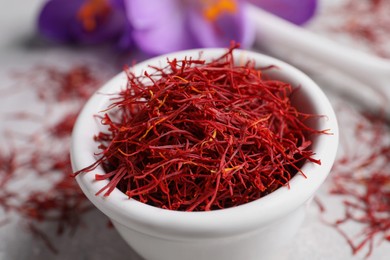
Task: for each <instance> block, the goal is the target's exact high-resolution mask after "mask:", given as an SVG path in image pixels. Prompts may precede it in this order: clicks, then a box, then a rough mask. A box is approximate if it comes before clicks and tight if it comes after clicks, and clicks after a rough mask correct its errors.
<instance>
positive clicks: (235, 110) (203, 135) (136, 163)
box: [75, 47, 326, 211]
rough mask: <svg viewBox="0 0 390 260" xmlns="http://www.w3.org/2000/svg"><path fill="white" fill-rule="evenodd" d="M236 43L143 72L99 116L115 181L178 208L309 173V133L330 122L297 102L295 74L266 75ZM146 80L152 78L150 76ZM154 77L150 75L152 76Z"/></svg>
mask: <svg viewBox="0 0 390 260" xmlns="http://www.w3.org/2000/svg"><path fill="white" fill-rule="evenodd" d="M233 50H234V47H233V48H231V49H229V50H228V51H227V52H226V53H225V54H224V55H222V56H221V57H219V58H217V59H215V60H214V61H211V62H206V61H204V60H202V59H193V58H186V59H183V60H177V59H172V60H168V61H167V65H166V67H164V68H156V67H155V68H152V69H154V72H153V73H145V74H144V75H142V76H136V75H134V74H133V73H132V72H131V69H128V70H126V73H127V77H128V83H127V87H126V88H125V89H124V90H122V91H121V92H120V93H119V94H118V96H117V97H115V98H113V99H112V104H111V105H110V106H109V108H108V109H109V110H108V111H107V112H106V113H105V114H104V115H103V116H102V117H101V123H102V125H104V126H106V127H107V128H108V130H107V131H102V132H100V133H98V134H97V135H96V136H95V140H96V141H97V142H98V144H99V148H100V149H101V151H100V159H98V160H97V161H96V162H95V163H94V164H92V165H90V166H89V167H86V168H85V169H82V170H81V171H79V172H76V173H75V174H76V175H77V174H80V173H85V172H89V171H91V170H93V169H95V168H96V167H97V166H99V165H100V166H102V167H103V169H104V171H105V172H104V173H103V172H102V173H101V174H96V180H109V183H108V184H107V185H106V186H105V187H104V188H102V189H101V190H100V191H99V192H98V193H97V194H100V193H103V194H104V195H105V196H109V194H110V193H111V192H112V191H113V190H114V189H115V188H118V189H119V190H121V191H122V192H123V193H125V194H126V195H127V196H128V197H129V198H134V199H136V200H138V201H141V202H143V203H146V204H149V205H153V206H156V207H160V208H164V209H170V210H180V211H208V210H215V209H223V208H229V207H233V206H237V205H241V204H244V203H247V202H251V201H254V200H256V199H259V198H261V197H263V196H265V195H267V194H269V193H271V192H273V191H275V190H276V189H278V188H279V187H281V186H284V185H288V183H289V180H290V179H291V178H292V177H293V176H294V175H295V174H297V173H301V174H304V173H302V172H301V170H300V166H301V165H302V164H303V163H304V162H305V161H311V162H313V163H317V164H320V160H317V159H314V158H313V151H312V150H311V149H310V145H311V143H312V142H311V141H310V137H311V136H312V135H313V134H323V133H325V132H326V131H325V130H324V131H319V130H316V129H312V128H310V127H308V126H307V125H306V124H305V121H306V120H308V119H309V118H311V119H313V118H320V116H318V115H311V114H303V113H301V112H299V111H297V109H296V108H295V107H294V106H292V104H291V96H293V95H294V93H295V91H299V90H298V89H294V88H293V87H292V86H291V85H290V84H289V83H286V82H281V81H278V80H272V79H266V77H265V76H264V75H263V71H265V70H272V69H275V68H273V67H268V68H265V69H264V70H263V71H262V70H260V69H257V68H256V67H255V64H254V62H251V61H248V62H247V63H245V64H243V65H235V64H234V57H233ZM145 79H146V80H145ZM145 81H148V82H149V83H145Z"/></svg>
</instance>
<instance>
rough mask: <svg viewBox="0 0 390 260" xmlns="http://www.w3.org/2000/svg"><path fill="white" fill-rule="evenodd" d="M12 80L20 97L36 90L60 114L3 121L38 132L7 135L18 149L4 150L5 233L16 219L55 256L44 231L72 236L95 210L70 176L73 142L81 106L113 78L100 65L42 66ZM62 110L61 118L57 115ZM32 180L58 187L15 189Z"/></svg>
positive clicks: (0, 173)
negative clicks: (48, 225)
mask: <svg viewBox="0 0 390 260" xmlns="http://www.w3.org/2000/svg"><path fill="white" fill-rule="evenodd" d="M11 76H13V79H14V80H15V82H16V84H14V85H17V86H19V89H18V90H19V91H31V90H33V91H34V92H35V93H36V94H37V98H38V99H39V103H40V104H42V105H44V106H45V107H46V111H50V112H51V111H53V112H54V113H45V114H44V115H41V114H38V113H35V112H34V110H32V111H25V110H22V111H20V112H17V113H10V114H4V115H2V119H3V120H12V121H13V122H15V121H16V122H17V121H20V122H22V123H28V122H34V123H36V125H35V126H37V127H36V131H34V132H28V133H19V132H18V130H16V129H14V128H10V129H4V132H5V133H6V137H7V142H8V143H11V144H12V145H5V146H3V148H0V207H1V210H2V211H4V213H5V219H4V221H3V220H1V223H0V227H1V226H2V225H6V224H7V223H9V222H12V221H11V220H13V219H12V218H10V217H9V216H13V215H12V214H15V213H16V214H17V215H18V216H20V217H21V220H22V222H23V223H26V225H27V230H29V231H30V232H31V233H32V234H33V235H34V236H35V237H36V238H38V239H40V240H42V242H43V243H44V244H45V245H46V246H47V248H48V249H49V250H50V251H52V252H53V253H58V249H57V248H56V246H55V244H54V243H53V242H51V241H52V237H51V236H49V235H48V234H46V233H45V232H44V231H43V230H41V229H40V225H41V224H42V223H51V224H54V225H55V226H54V227H56V231H57V235H62V234H64V233H69V235H72V234H74V233H75V232H76V231H77V229H78V227H79V226H80V225H81V224H83V222H82V216H83V215H84V214H85V213H86V212H88V211H90V210H91V209H93V207H92V205H91V204H90V203H89V201H88V200H87V199H86V198H85V196H84V194H83V193H82V191H81V190H80V189H79V186H78V185H77V183H76V182H75V180H74V178H72V177H71V176H70V175H71V173H72V170H71V166H70V165H71V164H70V157H69V152H68V150H69V139H70V134H71V131H72V128H73V124H74V122H75V119H76V117H77V114H78V111H79V110H80V108H81V105H82V104H83V102H85V100H86V99H87V98H88V97H89V96H90V94H91V93H92V92H93V91H95V90H96V88H97V87H98V86H100V84H101V83H102V81H106V80H107V78H109V77H111V75H107V71H106V70H104V69H103V70H102V69H101V68H100V66H97V65H96V64H82V65H79V64H76V65H73V66H70V67H69V69H62V68H58V67H56V66H49V65H40V66H35V67H34V68H32V69H31V70H28V71H24V72H18V73H13V74H12V75H11ZM7 91H8V89H7ZM12 93H14V92H12ZM54 104H55V105H54ZM58 107H60V108H61V110H60V111H61V113H56V112H58V111H57V110H58ZM52 119H54V120H52ZM52 121H53V122H52ZM3 136H4V135H3ZM64 151H65V152H64ZM30 176H33V177H34V178H37V182H38V183H39V182H40V181H47V182H49V183H50V184H51V185H52V187H48V188H47V189H39V190H37V189H34V188H35V185H36V183H35V182H34V183H33V185H28V187H26V189H24V190H23V192H20V191H19V190H14V189H13V186H15V185H14V184H19V182H22V181H24V179H25V178H26V177H30ZM53 177H54V178H53ZM30 189H31V190H30Z"/></svg>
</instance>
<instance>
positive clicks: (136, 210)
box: [70, 48, 338, 239]
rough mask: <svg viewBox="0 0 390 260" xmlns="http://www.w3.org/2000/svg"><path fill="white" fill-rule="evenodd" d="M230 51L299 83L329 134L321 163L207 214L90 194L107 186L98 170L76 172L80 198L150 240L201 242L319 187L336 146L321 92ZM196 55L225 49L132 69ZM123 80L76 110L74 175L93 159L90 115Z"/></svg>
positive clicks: (215, 52) (261, 220) (267, 215)
mask: <svg viewBox="0 0 390 260" xmlns="http://www.w3.org/2000/svg"><path fill="white" fill-rule="evenodd" d="M233 52H234V57H235V59H237V57H239V58H240V59H241V58H243V59H245V60H247V59H252V60H254V61H255V62H256V65H260V66H267V65H275V66H276V67H277V68H280V70H278V71H277V72H276V73H278V74H279V73H280V74H281V75H283V76H287V77H288V78H290V79H291V80H294V81H295V80H296V81H297V82H299V85H300V88H301V90H300V91H304V92H305V93H307V94H308V96H309V98H310V99H311V100H312V102H311V104H313V105H314V106H315V109H316V112H315V113H318V114H322V115H325V117H324V120H322V125H321V129H330V132H331V133H332V134H331V135H320V136H319V137H318V138H317V139H316V140H317V141H316V146H315V147H314V148H313V150H314V152H315V153H316V155H315V156H314V157H315V158H319V159H321V165H318V164H314V163H309V162H307V163H305V164H304V165H303V167H302V170H303V172H304V173H305V175H306V176H307V178H305V177H303V176H302V175H301V174H297V175H296V176H294V177H293V178H292V179H291V180H290V182H289V187H286V186H284V187H281V188H279V189H277V190H276V191H274V192H272V193H270V194H269V195H267V196H264V197H262V198H260V199H258V200H255V201H252V202H249V203H246V204H242V205H240V206H237V207H232V208H227V209H221V210H212V211H207V212H183V211H174V210H167V209H161V208H157V207H153V206H150V205H147V204H144V203H141V202H139V201H136V200H135V199H128V197H127V196H126V195H125V194H124V193H122V192H121V191H119V190H118V189H114V191H113V192H112V193H111V194H110V196H108V197H104V196H103V195H98V196H95V193H96V192H97V191H99V190H100V189H101V188H102V187H103V186H105V185H106V184H107V182H108V181H107V180H103V181H96V180H95V179H94V176H95V173H96V171H98V169H99V168H97V169H95V170H93V171H91V172H88V173H85V174H79V175H78V176H77V177H76V180H77V182H78V184H79V185H80V187H81V189H82V190H83V192H84V193H85V195H86V196H87V197H88V198H89V200H90V201H91V202H92V203H93V204H95V206H96V207H97V208H99V209H100V210H101V211H102V212H103V213H105V214H106V215H107V216H108V217H109V218H111V219H112V220H114V221H116V222H118V223H120V224H122V225H124V226H127V227H129V228H132V229H134V230H136V231H139V232H142V233H146V234H149V235H153V236H164V237H167V236H169V237H171V238H177V237H181V239H182V238H185V237H188V236H189V235H191V236H192V237H205V238H212V237H219V236H227V235H229V236H233V235H236V234H242V233H244V232H250V231H252V230H253V229H255V228H259V227H262V226H264V225H265V224H268V223H271V222H274V221H277V220H278V219H280V218H281V217H283V216H285V215H287V214H288V213H290V212H292V211H294V210H295V209H297V208H298V207H300V206H301V205H303V204H304V203H305V202H307V201H308V200H309V199H310V198H311V197H312V196H313V194H314V193H315V191H316V190H317V189H318V188H319V187H320V185H321V184H322V183H323V181H324V180H325V178H326V177H327V175H328V174H329V172H330V169H331V167H332V165H333V162H334V160H335V157H336V152H337V146H338V126H337V120H336V115H335V113H334V111H333V108H332V106H331V104H330V102H329V100H328V98H327V97H326V96H325V94H324V92H323V91H322V90H321V89H320V87H319V86H318V85H317V84H316V83H315V82H314V81H313V80H311V79H310V78H309V77H308V76H307V75H305V74H304V73H303V72H301V71H300V70H298V69H296V68H294V67H293V66H291V65H289V64H287V63H285V62H283V61H281V60H279V59H276V58H273V57H270V56H267V55H264V54H261V53H258V52H253V51H249V50H240V49H235V50H234V51H233ZM199 53H202V58H206V59H207V58H217V57H219V56H221V55H222V54H224V53H226V49H225V48H208V49H193V50H185V51H179V52H174V53H169V54H165V55H161V56H158V57H154V58H151V59H148V60H146V61H143V62H141V63H138V64H136V65H135V66H134V67H132V70H133V72H134V73H135V74H139V73H141V72H142V71H143V70H144V69H145V68H146V67H147V66H148V65H161V64H166V63H165V61H166V59H167V58H174V57H175V58H184V57H198V56H199ZM126 82H127V81H126V76H125V73H124V72H121V73H119V74H118V75H117V76H115V77H114V78H112V79H111V80H109V81H108V82H107V83H106V84H104V85H103V86H102V87H101V88H100V89H99V90H97V91H96V92H95V93H94V94H93V95H92V97H91V98H90V99H89V100H88V101H87V103H86V104H85V106H84V108H83V109H82V111H81V112H80V114H79V116H78V118H77V120H76V123H75V126H74V129H73V133H72V138H71V152H70V154H71V162H72V168H73V171H78V170H80V169H82V168H84V167H86V166H89V165H90V164H92V163H93V162H95V161H96V158H95V157H94V155H93V152H94V151H93V150H94V149H96V143H94V141H93V138H92V137H93V135H94V134H96V132H95V131H93V130H92V127H91V126H92V125H93V124H95V125H96V117H94V115H96V114H98V112H99V109H97V108H104V107H105V106H104V105H105V104H107V102H108V100H109V98H110V96H109V95H103V94H102V93H113V92H115V91H119V90H120V89H121V88H122V87H124V86H125V85H126ZM100 110H101V109H100ZM86 130H87V131H86ZM92 147H93V148H92ZM91 149H92V150H91ZM95 151H96V150H95Z"/></svg>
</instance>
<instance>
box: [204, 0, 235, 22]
mask: <svg viewBox="0 0 390 260" xmlns="http://www.w3.org/2000/svg"><path fill="white" fill-rule="evenodd" d="M205 2H206V3H205V8H204V10H203V16H204V17H205V18H206V19H207V20H208V21H210V22H214V21H215V20H217V19H218V17H219V16H221V15H222V14H224V13H230V14H234V13H236V12H237V2H236V0H206V1H205Z"/></svg>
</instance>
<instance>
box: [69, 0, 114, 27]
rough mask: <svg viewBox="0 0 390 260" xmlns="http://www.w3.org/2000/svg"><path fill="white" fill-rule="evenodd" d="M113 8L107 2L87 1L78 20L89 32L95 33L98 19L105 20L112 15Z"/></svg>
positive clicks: (79, 13)
mask: <svg viewBox="0 0 390 260" xmlns="http://www.w3.org/2000/svg"><path fill="white" fill-rule="evenodd" d="M110 11H111V7H110V5H109V4H108V2H107V0H85V2H84V4H83V5H82V6H81V7H80V9H79V11H78V13H77V18H78V19H79V20H80V22H81V23H82V25H83V27H84V29H85V30H86V31H88V32H91V31H94V30H95V29H96V27H97V23H98V19H104V18H105V17H107V15H108V14H109V13H110Z"/></svg>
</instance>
